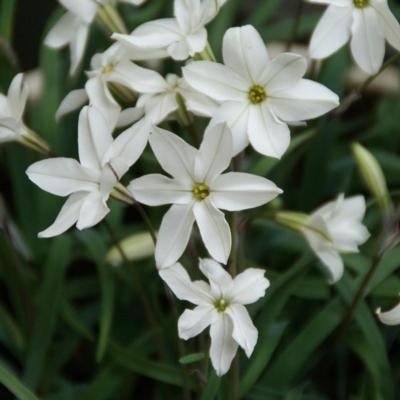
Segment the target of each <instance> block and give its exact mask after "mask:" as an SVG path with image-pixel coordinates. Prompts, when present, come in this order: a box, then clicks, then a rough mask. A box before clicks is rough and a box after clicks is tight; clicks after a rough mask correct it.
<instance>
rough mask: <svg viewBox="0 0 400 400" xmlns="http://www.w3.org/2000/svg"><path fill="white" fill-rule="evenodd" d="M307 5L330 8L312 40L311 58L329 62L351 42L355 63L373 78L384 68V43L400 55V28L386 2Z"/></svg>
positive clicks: (329, 0)
mask: <svg viewBox="0 0 400 400" xmlns="http://www.w3.org/2000/svg"><path fill="white" fill-rule="evenodd" d="M308 1H310V2H312V3H322V4H327V5H329V7H328V9H327V10H326V12H325V14H324V15H323V16H322V18H321V20H320V21H319V23H318V25H317V27H316V28H315V31H314V33H313V35H312V38H311V43H310V55H311V57H312V58H315V59H323V58H326V57H328V56H330V55H331V54H333V53H334V52H335V51H337V50H338V49H340V48H341V47H342V46H343V45H345V44H346V43H347V42H348V41H350V48H351V53H352V54H353V57H354V60H355V62H356V63H357V64H358V66H359V67H360V68H361V69H362V70H364V71H365V72H366V73H368V74H371V75H372V74H374V73H376V72H378V71H379V69H380V67H381V66H382V62H383V58H384V56H385V40H387V41H388V42H389V43H390V44H391V45H392V46H393V47H394V48H395V49H397V50H399V51H400V25H399V23H398V22H397V20H396V18H395V17H394V15H393V14H392V12H391V11H390V9H389V6H388V3H387V0H308Z"/></svg>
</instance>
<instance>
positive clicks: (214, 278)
mask: <svg viewBox="0 0 400 400" xmlns="http://www.w3.org/2000/svg"><path fill="white" fill-rule="evenodd" d="M199 268H200V271H201V272H202V274H203V275H204V276H205V277H206V278H207V279H208V280H209V282H210V286H211V290H212V294H213V296H214V297H221V296H228V295H229V293H230V292H231V290H232V277H231V276H230V275H229V273H228V271H227V270H226V269H225V268H224V267H223V266H222V265H221V264H219V263H217V262H216V261H215V260H213V259H211V258H202V259H200V261H199Z"/></svg>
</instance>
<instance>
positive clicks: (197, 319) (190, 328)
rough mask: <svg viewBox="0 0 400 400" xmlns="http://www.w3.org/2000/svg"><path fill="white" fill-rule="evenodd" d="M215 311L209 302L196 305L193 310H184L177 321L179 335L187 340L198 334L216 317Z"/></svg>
mask: <svg viewBox="0 0 400 400" xmlns="http://www.w3.org/2000/svg"><path fill="white" fill-rule="evenodd" d="M216 313H217V311H216V310H215V308H214V307H213V306H212V305H211V304H208V305H202V306H197V307H196V308H195V309H194V310H185V311H184V313H183V314H182V315H181V316H180V317H179V321H178V333H179V337H180V338H181V339H183V340H188V339H190V338H192V337H195V336H197V335H199V334H200V333H201V332H203V331H204V329H206V328H207V327H208V326H209V325H210V324H212V322H213V320H215V319H217V318H218V316H217V315H216Z"/></svg>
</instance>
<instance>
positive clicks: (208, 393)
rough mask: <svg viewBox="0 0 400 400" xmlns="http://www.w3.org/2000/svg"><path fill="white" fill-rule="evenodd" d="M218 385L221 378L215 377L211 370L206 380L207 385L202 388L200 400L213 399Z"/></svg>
mask: <svg viewBox="0 0 400 400" xmlns="http://www.w3.org/2000/svg"><path fill="white" fill-rule="evenodd" d="M220 385H221V378H220V377H219V376H217V375H216V373H215V371H214V370H211V372H210V374H209V377H208V380H207V385H206V387H205V388H204V391H203V393H202V394H201V397H200V400H213V399H215V398H216V396H217V393H218V389H219V387H220Z"/></svg>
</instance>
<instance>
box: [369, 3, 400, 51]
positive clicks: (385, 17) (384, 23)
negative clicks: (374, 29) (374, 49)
mask: <svg viewBox="0 0 400 400" xmlns="http://www.w3.org/2000/svg"><path fill="white" fill-rule="evenodd" d="M371 6H372V7H373V8H374V9H375V11H376V12H377V14H378V16H379V17H378V19H379V25H380V28H381V29H382V32H383V34H384V35H385V37H386V40H387V41H388V42H389V43H390V44H391V45H392V46H393V47H394V48H395V49H396V50H399V51H400V24H399V22H398V21H397V19H396V17H395V16H394V15H393V13H392V12H391V11H390V9H389V5H388V3H387V1H386V0H373V1H371Z"/></svg>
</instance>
